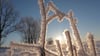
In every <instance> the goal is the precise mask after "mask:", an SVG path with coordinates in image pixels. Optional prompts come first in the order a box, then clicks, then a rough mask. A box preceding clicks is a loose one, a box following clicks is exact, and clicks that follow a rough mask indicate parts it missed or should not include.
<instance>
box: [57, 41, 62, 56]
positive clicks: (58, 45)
mask: <svg viewBox="0 0 100 56" xmlns="http://www.w3.org/2000/svg"><path fill="white" fill-rule="evenodd" d="M56 43H57V48H58V51H59V56H63V52H62V48H61V45H60V42H59V40H56Z"/></svg>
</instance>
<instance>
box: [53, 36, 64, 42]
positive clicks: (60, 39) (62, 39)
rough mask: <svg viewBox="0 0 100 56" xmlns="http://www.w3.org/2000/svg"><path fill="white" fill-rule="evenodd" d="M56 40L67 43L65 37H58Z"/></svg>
mask: <svg viewBox="0 0 100 56" xmlns="http://www.w3.org/2000/svg"><path fill="white" fill-rule="evenodd" d="M55 40H59V41H60V43H62V44H63V43H65V37H64V36H63V35H58V36H56V38H55Z"/></svg>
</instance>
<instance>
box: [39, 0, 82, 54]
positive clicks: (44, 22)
mask: <svg viewBox="0 0 100 56" xmlns="http://www.w3.org/2000/svg"><path fill="white" fill-rule="evenodd" d="M38 4H39V7H40V14H41V31H40V39H39V43H40V45H41V47H43V48H44V46H45V36H46V30H47V26H48V23H49V22H50V21H51V20H53V19H55V18H56V19H58V20H59V21H62V20H63V18H66V19H67V20H68V21H69V24H70V27H71V30H72V34H73V37H74V40H75V44H76V46H77V50H78V52H77V53H78V56H81V55H82V54H84V50H83V46H82V42H81V39H80V35H79V32H78V29H77V26H76V23H77V20H76V19H75V17H74V13H73V12H72V11H69V12H68V13H67V14H65V13H62V12H61V11H59V10H58V8H57V7H56V6H55V5H54V3H53V2H52V1H50V2H49V3H48V5H47V6H45V5H44V0H38ZM50 11H52V12H53V13H54V14H53V15H52V16H49V15H48V13H49V12H50ZM79 50H80V51H81V52H80V51H79ZM80 54H81V55H80Z"/></svg>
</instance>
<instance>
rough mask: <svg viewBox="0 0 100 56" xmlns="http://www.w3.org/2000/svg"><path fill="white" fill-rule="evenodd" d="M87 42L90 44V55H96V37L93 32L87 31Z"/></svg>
mask: <svg viewBox="0 0 100 56" xmlns="http://www.w3.org/2000/svg"><path fill="white" fill-rule="evenodd" d="M87 44H88V50H89V56H96V50H95V44H94V39H93V35H92V34H91V33H87Z"/></svg>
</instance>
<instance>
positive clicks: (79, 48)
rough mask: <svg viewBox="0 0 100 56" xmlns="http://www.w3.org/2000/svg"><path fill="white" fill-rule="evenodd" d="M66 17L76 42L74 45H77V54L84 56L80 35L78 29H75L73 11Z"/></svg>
mask: <svg viewBox="0 0 100 56" xmlns="http://www.w3.org/2000/svg"><path fill="white" fill-rule="evenodd" d="M66 17H67V19H68V21H69V23H70V27H71V30H72V34H73V37H74V40H75V44H76V47H77V56H84V55H85V52H84V49H83V46H82V42H81V39H80V35H79V32H78V29H77V26H76V19H75V18H74V15H73V12H72V11H70V12H69V13H68V15H67V16H66Z"/></svg>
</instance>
